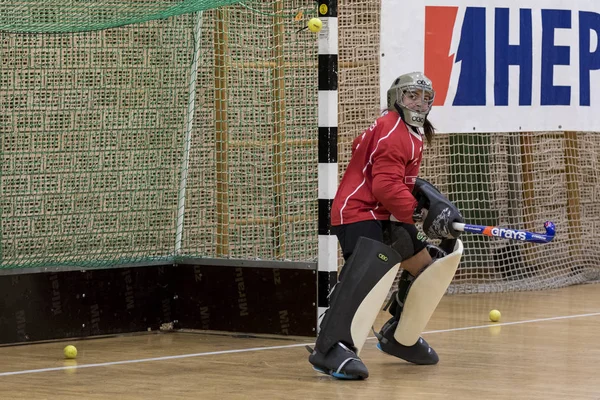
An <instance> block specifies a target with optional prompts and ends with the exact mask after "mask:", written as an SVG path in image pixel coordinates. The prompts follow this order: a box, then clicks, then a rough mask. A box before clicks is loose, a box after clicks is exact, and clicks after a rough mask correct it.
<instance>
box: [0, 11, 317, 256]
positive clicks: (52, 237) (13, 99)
mask: <svg viewBox="0 0 600 400" xmlns="http://www.w3.org/2000/svg"><path fill="white" fill-rule="evenodd" d="M225 3H226V2H211V3H210V4H212V5H213V6H214V5H217V4H225ZM227 3H231V2H227ZM32 4H35V5H36V7H35V8H36V9H38V10H56V9H58V8H57V7H58V6H57V5H58V4H62V5H63V6H65V4H66V3H65V2H62V3H58V2H44V1H41V0H40V1H37V2H26V1H13V2H11V3H8V4H7V3H6V2H4V3H1V5H0V7H2V11H0V14H1V16H0V19H2V18H6V15H7V14H5V12H7V10H8V11H10V12H11V13H12V14H13V15H14V13H15V10H16V9H18V8H21V9H24V8H23V7H25V6H27V5H32ZM89 4H92V3H91V2H77V1H72V2H69V3H68V5H69V7H71V8H70V10H71V11H72V10H73V8H72V7H75V6H76V5H80V6H81V5H85V7H88V6H87V5H89ZM94 4H95V3H94ZM102 4H105V5H106V4H110V3H108V2H105V3H102ZM112 4H114V10H118V9H121V10H127V9H129V10H133V9H137V10H142V9H144V8H145V12H146V14H144V15H146V16H148V15H153V14H151V13H150V12H149V11H148V10H150V9H151V7H154V6H156V7H159V6H158V5H160V4H162V7H163V10H171V11H173V10H174V8H173V6H174V5H177V4H180V5H181V6H183V5H184V4H187V5H191V4H192V2H185V3H181V2H172V3H169V4H170V5H171V6H170V7H169V8H167V7H164V5H165V4H167V3H166V2H153V3H150V2H134V1H125V0H122V1H118V2H117V1H114V2H112ZM193 4H196V6H198V5H199V4H200V2H196V3H193ZM203 4H209V3H208V2H204V3H203ZM142 5H143V7H142ZM11 7H13V8H12V9H11ZM31 8H32V9H33V8H34V7H33V6H32V7H31ZM315 8H316V4H314V3H313V2H312V1H308V0H303V1H295V0H290V1H288V0H286V1H285V2H284V1H281V0H268V1H267V0H265V1H260V2H258V1H255V2H253V3H250V2H246V3H245V4H244V5H241V4H237V5H232V6H228V7H221V8H219V9H211V10H207V11H203V12H199V13H194V14H182V15H178V16H174V17H171V18H168V19H162V20H153V21H147V22H143V23H137V24H133V25H128V26H125V27H118V28H111V29H102V30H93V31H89V32H70V33H44V34H31V33H22V32H24V31H26V30H27V29H25V28H26V27H27V26H26V25H23V26H21V28H20V30H21V32H6V31H4V32H0V104H1V107H2V110H1V112H0V162H1V169H0V268H30V267H48V266H77V267H103V266H113V265H122V264H128V263H137V262H144V263H147V262H152V261H173V260H176V259H178V258H185V257H209V258H214V257H219V258H237V259H254V260H256V259H262V260H293V261H314V260H315V259H316V258H317V234H316V232H317V165H318V162H317V146H316V144H317V36H316V35H315V34H313V33H311V32H309V31H306V30H304V31H300V30H301V29H302V28H303V27H304V26H305V25H306V21H307V20H308V18H310V15H309V13H308V12H307V11H306V10H307V9H309V10H312V11H311V12H312V16H314V15H316V12H315ZM154 10H156V8H155V9H154ZM179 10H181V8H179ZM302 10H305V13H304V16H303V17H302V18H301V19H299V20H296V19H295V18H294V16H296V15H297V14H298V12H299V11H302ZM165 12H166V11H165ZM153 13H154V11H153ZM63 14H64V15H67V14H69V13H67V12H66V11H65V12H64V13H63ZM140 15H142V14H140ZM154 15H155V14H154ZM165 15H166V14H165ZM73 18H75V17H73ZM73 18H72V19H71V20H70V21H69V20H68V19H66V20H65V22H68V23H70V24H71V23H72V22H73V21H74V19H73ZM140 18H141V17H140ZM114 21H116V20H113V22H114ZM121 21H125V19H122V20H121ZM128 21H129V20H128ZM96 22H97V21H96ZM48 26H50V25H48ZM64 26H65V27H66V26H67V25H64ZM90 26H91V25H88V26H87V28H88V29H89V28H90ZM188 150H189V151H188ZM184 178H185V179H184Z"/></svg>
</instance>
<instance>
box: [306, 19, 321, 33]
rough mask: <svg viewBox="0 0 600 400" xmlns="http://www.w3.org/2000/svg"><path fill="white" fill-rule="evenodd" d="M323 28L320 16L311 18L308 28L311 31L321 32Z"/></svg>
mask: <svg viewBox="0 0 600 400" xmlns="http://www.w3.org/2000/svg"><path fill="white" fill-rule="evenodd" d="M321 28H323V22H322V21H321V20H320V19H319V18H311V19H310V21H308V29H309V30H310V31H311V32H319V31H320V30H321Z"/></svg>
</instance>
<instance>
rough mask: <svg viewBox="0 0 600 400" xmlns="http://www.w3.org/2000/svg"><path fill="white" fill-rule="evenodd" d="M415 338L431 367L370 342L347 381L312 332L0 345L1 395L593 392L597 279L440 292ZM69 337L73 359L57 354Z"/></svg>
mask: <svg viewBox="0 0 600 400" xmlns="http://www.w3.org/2000/svg"><path fill="white" fill-rule="evenodd" d="M492 308H497V309H499V310H500V311H501V312H502V320H501V321H500V322H498V323H491V322H489V321H488V319H487V314H488V311H489V310H490V309H492ZM386 319H387V315H386V314H384V313H382V314H381V315H380V316H379V318H378V320H377V322H376V325H375V326H376V327H377V328H379V327H380V326H381V324H383V322H384V321H385V320H386ZM423 336H424V337H425V338H426V339H427V341H428V342H429V343H430V344H431V345H432V346H433V347H434V348H435V349H436V350H437V352H438V354H439V355H440V363H439V364H438V365H435V366H415V365H411V364H408V363H406V362H403V361H401V360H397V359H395V358H393V357H390V356H387V355H386V354H383V353H381V352H379V351H378V350H377V349H376V348H375V343H376V341H375V340H373V339H372V338H371V339H368V340H367V343H366V344H365V348H364V350H363V352H362V354H361V356H362V358H363V360H364V362H365V363H366V365H367V367H368V368H369V371H370V373H371V376H370V378H369V379H367V380H366V381H354V382H349V381H337V380H334V379H332V378H330V377H328V376H325V375H322V374H318V373H317V372H315V371H313V370H312V368H311V367H310V365H309V364H308V362H307V357H308V352H307V351H306V350H305V349H304V345H305V344H312V343H313V342H314V339H313V338H248V337H246V338H243V337H231V336H221V335H215V334H200V333H162V334H161V333H159V334H142V335H130V336H121V337H112V338H103V339H91V340H81V341H69V342H53V343H44V344H33V345H22V346H12V347H3V348H0V398H1V399H111V400H116V399H125V400H129V399H219V400H226V399H253V400H258V399H260V400H262V399H319V400H322V399H332V398H333V399H461V400H463V399H511V400H514V399H531V400H533V399H544V400H546V399H596V400H597V399H600V377H599V373H598V371H600V285H579V286H572V287H568V288H563V289H557V290H547V291H538V292H524V293H508V294H476V295H455V296H446V297H445V298H444V299H443V300H442V303H441V304H440V306H439V307H438V309H437V310H436V312H435V314H434V316H433V318H432V320H431V321H430V323H429V325H428V327H427V331H426V332H425V333H424V335H423ZM67 343H72V344H75V345H76V346H77V348H78V350H79V356H78V358H77V360H76V361H75V360H73V361H71V362H69V361H65V360H63V359H62V348H63V347H64V346H65V345H66V344H67Z"/></svg>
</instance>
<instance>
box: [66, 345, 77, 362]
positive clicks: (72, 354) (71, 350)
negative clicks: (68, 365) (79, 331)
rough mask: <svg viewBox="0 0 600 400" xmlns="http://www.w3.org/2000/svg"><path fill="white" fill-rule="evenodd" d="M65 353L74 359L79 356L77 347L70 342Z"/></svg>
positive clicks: (67, 356)
mask: <svg viewBox="0 0 600 400" xmlns="http://www.w3.org/2000/svg"><path fill="white" fill-rule="evenodd" d="M63 353H64V355H65V358H69V359H73V358H75V357H77V348H76V347H75V346H73V345H71V344H70V345H68V346H66V347H65V349H64V350H63Z"/></svg>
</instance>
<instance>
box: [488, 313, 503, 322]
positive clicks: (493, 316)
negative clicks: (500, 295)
mask: <svg viewBox="0 0 600 400" xmlns="http://www.w3.org/2000/svg"><path fill="white" fill-rule="evenodd" d="M500 316H501V314H500V311H498V310H492V311H490V321H492V322H498V321H500Z"/></svg>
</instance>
